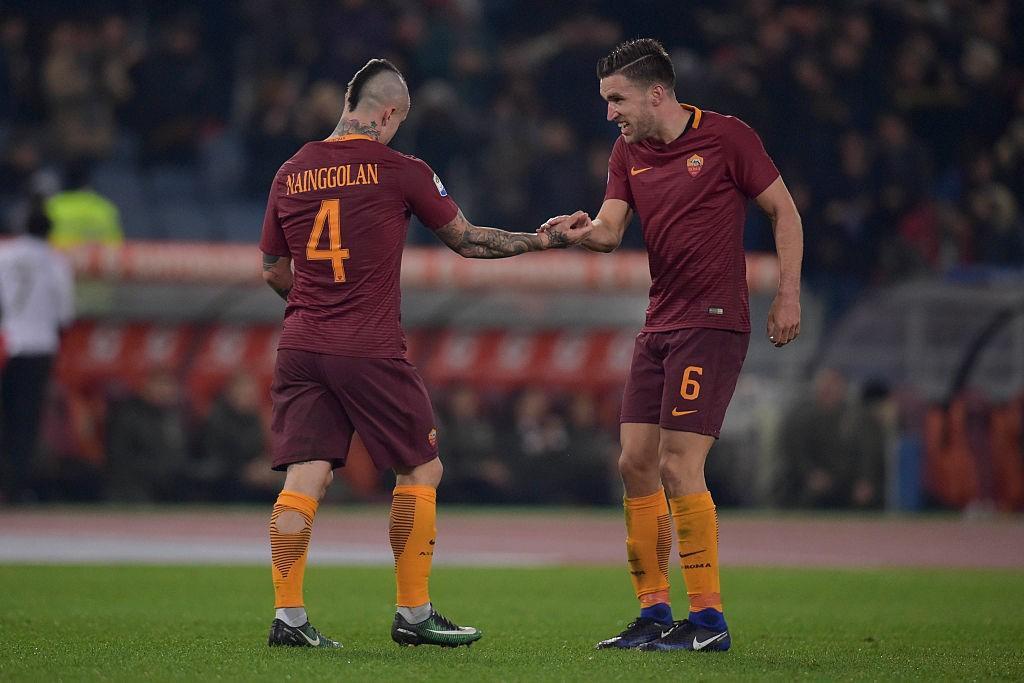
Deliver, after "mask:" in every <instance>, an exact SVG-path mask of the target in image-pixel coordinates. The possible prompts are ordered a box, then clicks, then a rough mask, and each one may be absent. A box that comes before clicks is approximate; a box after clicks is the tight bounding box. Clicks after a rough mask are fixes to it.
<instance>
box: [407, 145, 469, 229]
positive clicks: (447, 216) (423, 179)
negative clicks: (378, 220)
mask: <svg viewBox="0 0 1024 683" xmlns="http://www.w3.org/2000/svg"><path fill="white" fill-rule="evenodd" d="M402 192H403V193H404V195H405V203H406V205H407V206H408V207H409V210H410V211H412V213H413V214H415V216H416V217H417V218H419V219H420V221H421V222H422V223H423V225H425V226H427V227H428V228H430V229H431V230H437V229H438V228H440V227H443V226H445V225H447V224H448V223H451V222H452V220H453V219H454V218H455V216H457V215H458V214H459V205H458V204H456V203H455V201H454V200H453V199H452V198H451V197H449V196H448V190H446V189H445V187H444V184H443V183H442V182H441V179H440V178H438V177H437V174H436V173H434V171H433V169H431V168H430V166H428V165H427V164H426V163H425V162H423V161H421V160H420V159H417V158H415V157H408V163H406V164H405V165H404V169H403V172H402Z"/></svg>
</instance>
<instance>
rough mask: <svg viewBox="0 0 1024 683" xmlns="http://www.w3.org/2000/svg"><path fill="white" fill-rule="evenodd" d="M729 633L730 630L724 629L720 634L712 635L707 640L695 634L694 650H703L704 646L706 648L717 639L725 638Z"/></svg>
mask: <svg viewBox="0 0 1024 683" xmlns="http://www.w3.org/2000/svg"><path fill="white" fill-rule="evenodd" d="M727 635H729V632H728V631H722V632H721V633H719V634H716V635H713V636H711V637H710V638H708V639H707V640H697V636H694V637H693V649H694V650H703V649H704V648H706V647H707V646H708V645H710V644H711V643H713V642H715V641H716V640H721V639H722V638H725V637H726V636H727Z"/></svg>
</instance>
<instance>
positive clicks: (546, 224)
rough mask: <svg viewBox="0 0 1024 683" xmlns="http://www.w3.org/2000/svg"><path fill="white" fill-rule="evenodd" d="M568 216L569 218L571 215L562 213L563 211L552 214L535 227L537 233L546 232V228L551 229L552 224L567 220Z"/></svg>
mask: <svg viewBox="0 0 1024 683" xmlns="http://www.w3.org/2000/svg"><path fill="white" fill-rule="evenodd" d="M569 218H571V216H569V215H568V214H564V213H563V214H560V215H558V216H552V217H551V218H549V219H547V220H546V221H544V222H543V223H541V226H540V227H539V228H537V234H541V233H545V232H547V231H548V230H550V229H551V226H552V225H559V224H561V223H563V222H565V221H567V220H569Z"/></svg>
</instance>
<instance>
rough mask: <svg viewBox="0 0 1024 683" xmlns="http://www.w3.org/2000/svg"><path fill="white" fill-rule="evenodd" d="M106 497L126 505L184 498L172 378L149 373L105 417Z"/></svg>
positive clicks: (182, 436)
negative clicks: (140, 384) (134, 389)
mask: <svg viewBox="0 0 1024 683" xmlns="http://www.w3.org/2000/svg"><path fill="white" fill-rule="evenodd" d="M106 434H107V458H106V473H105V475H106V476H105V478H106V497H107V499H109V500H113V501H119V502H130V503H151V502H155V501H170V500H181V499H186V500H187V499H189V498H190V495H191V494H190V493H189V491H188V486H187V485H186V479H185V476H186V473H187V466H188V460H189V451H188V434H187V431H186V424H185V416H184V412H183V410H182V406H181V397H180V393H179V385H178V381H177V379H176V378H175V377H174V376H173V375H171V374H169V373H167V372H163V371H160V370H156V371H154V372H152V373H151V374H150V375H149V376H148V377H146V379H145V380H144V382H143V385H142V388H141V390H140V391H139V392H138V393H136V394H133V395H131V396H129V397H128V398H126V399H122V400H120V401H116V402H114V403H113V404H112V405H111V406H110V408H109V412H108V416H107V428H106Z"/></svg>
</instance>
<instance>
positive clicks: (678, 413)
mask: <svg viewBox="0 0 1024 683" xmlns="http://www.w3.org/2000/svg"><path fill="white" fill-rule="evenodd" d="M696 412H697V411H696V410H676V409H675V408H673V409H672V415H674V416H675V417H680V416H682V415H692V414H693V413H696Z"/></svg>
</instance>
